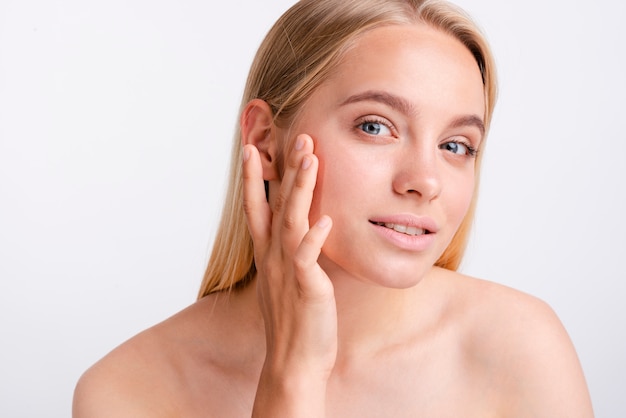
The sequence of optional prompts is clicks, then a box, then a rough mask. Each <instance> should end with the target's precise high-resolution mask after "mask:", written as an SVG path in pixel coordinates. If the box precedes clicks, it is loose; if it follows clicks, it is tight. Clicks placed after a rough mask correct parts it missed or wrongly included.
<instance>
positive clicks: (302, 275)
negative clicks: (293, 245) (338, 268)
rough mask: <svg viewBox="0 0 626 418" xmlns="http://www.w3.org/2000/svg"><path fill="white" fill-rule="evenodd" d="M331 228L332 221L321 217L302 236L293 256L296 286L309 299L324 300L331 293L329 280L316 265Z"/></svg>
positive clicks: (327, 217) (326, 217)
mask: <svg viewBox="0 0 626 418" xmlns="http://www.w3.org/2000/svg"><path fill="white" fill-rule="evenodd" d="M331 228H332V219H331V218H330V217H329V216H327V215H324V216H322V217H321V218H320V219H319V220H318V221H317V222H316V223H315V225H313V227H312V228H311V229H310V230H309V231H308V232H307V233H306V234H305V235H304V237H303V238H302V242H301V243H300V245H299V246H298V250H297V251H296V253H295V254H294V256H293V262H294V271H295V273H296V277H297V278H298V284H299V285H300V288H301V289H302V292H303V295H304V296H305V297H307V298H309V299H314V298H317V297H322V298H325V297H327V296H328V292H332V284H331V282H330V279H329V278H328V276H326V274H324V273H323V271H322V269H321V267H320V266H319V264H317V259H318V258H319V256H320V253H321V251H322V246H323V245H324V243H325V242H326V238H328V234H329V233H330V230H331Z"/></svg>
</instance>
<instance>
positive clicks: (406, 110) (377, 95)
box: [341, 90, 485, 136]
mask: <svg viewBox="0 0 626 418" xmlns="http://www.w3.org/2000/svg"><path fill="white" fill-rule="evenodd" d="M363 101H370V102H378V103H382V104H385V105H387V106H389V107H391V108H392V109H395V110H398V111H400V112H401V113H403V114H405V115H408V116H416V115H417V114H418V111H417V109H416V108H415V106H413V104H412V103H411V102H409V101H408V100H406V99H404V98H402V97H400V96H396V95H395V94H391V93H388V92H386V91H378V90H368V91H366V92H364V93H359V94H355V95H353V96H350V97H348V98H347V99H346V100H344V101H343V102H342V103H341V106H345V105H348V104H351V103H357V102H363ZM449 126H450V128H462V127H465V126H474V127H476V128H477V129H478V130H479V131H480V135H481V136H485V123H484V122H483V120H482V118H480V117H479V116H477V115H466V116H460V117H458V118H456V119H454V120H453V121H452V122H451V123H450V125H449Z"/></svg>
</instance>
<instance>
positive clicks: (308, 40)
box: [198, 0, 496, 298]
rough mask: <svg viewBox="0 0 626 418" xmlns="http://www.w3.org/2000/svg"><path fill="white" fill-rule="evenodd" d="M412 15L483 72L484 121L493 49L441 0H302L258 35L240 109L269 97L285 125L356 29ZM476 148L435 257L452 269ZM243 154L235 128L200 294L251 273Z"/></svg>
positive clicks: (463, 233)
mask: <svg viewBox="0 0 626 418" xmlns="http://www.w3.org/2000/svg"><path fill="white" fill-rule="evenodd" d="M416 23H425V24H428V25H430V26H432V27H434V28H437V29H439V30H442V31H444V32H447V33H449V34H451V35H452V36H454V37H455V38H457V39H458V40H459V41H460V42H461V43H463V44H464V45H465V46H466V47H467V48H468V49H469V50H470V52H471V53H472V54H473V55H474V57H475V59H476V62H477V65H478V67H479V68H480V71H481V74H482V77H483V84H484V92H485V126H486V127H487V128H488V127H489V123H490V120H491V115H492V113H493V107H494V104H495V98H496V77H495V66H494V62H493V57H492V54H491V51H490V49H489V46H488V44H487V42H486V40H485V38H484V36H483V35H482V34H481V32H480V30H479V29H478V27H477V26H476V25H475V24H474V22H473V21H472V20H471V19H470V18H469V17H468V16H467V15H466V14H465V13H464V12H463V11H462V10H460V9H459V8H457V7H456V6H453V5H451V4H450V3H447V2H445V1H441V0H301V1H300V2H298V3H296V4H295V5H294V6H292V7H291V8H290V9H289V10H288V11H287V12H285V14H283V15H282V16H281V17H280V18H279V20H278V21H277V22H276V23H275V24H274V26H273V27H272V28H271V29H270V31H269V32H268V34H267V35H266V37H265V39H264V40H263V42H262V43H261V46H260V47H259V49H258V51H257V54H256V56H255V58H254V61H253V63H252V67H251V69H250V73H249V75H248V80H247V83H246V88H245V90H244V94H243V98H242V102H241V108H240V112H241V111H242V110H243V107H244V106H245V105H246V104H247V103H248V102H249V101H250V100H252V99H256V98H259V99H262V100H264V101H266V102H267V103H268V104H269V105H270V107H271V109H272V111H273V113H274V121H275V123H276V124H277V125H278V126H288V124H289V123H291V122H292V121H293V119H294V117H295V116H296V114H297V112H298V111H299V110H300V109H301V106H302V104H303V103H304V102H305V101H306V99H307V98H308V97H309V96H310V95H311V93H312V92H313V91H314V90H315V89H316V88H317V87H318V86H319V85H320V84H322V83H323V82H324V81H325V80H326V79H327V78H328V76H329V75H330V74H331V73H332V71H333V70H334V69H336V67H337V65H338V64H339V62H340V60H341V58H342V56H343V55H344V54H345V52H346V50H347V49H348V48H349V47H350V45H352V44H353V43H354V41H355V40H356V39H357V38H358V37H359V35H361V34H363V33H364V32H366V31H369V30H372V29H375V28H378V27H381V26H388V25H407V24H416ZM483 144H484V141H483ZM483 146H484V145H481V147H483ZM481 155H482V153H479V154H478V159H477V161H476V182H475V184H476V186H475V190H474V196H473V199H472V203H471V205H470V208H469V210H468V212H467V214H466V215H465V218H464V220H463V222H462V223H461V225H460V227H459V229H458V230H457V232H456V234H455V236H454V237H453V239H452V241H451V242H450V244H449V245H448V247H447V248H446V250H445V251H444V252H443V254H442V255H441V256H440V257H439V259H438V260H437V262H436V265H438V266H440V267H443V268H447V269H451V270H456V269H457V268H458V267H459V265H460V263H461V260H462V258H463V253H464V251H465V247H466V245H467V240H468V236H469V231H470V229H471V224H472V220H473V217H474V211H475V207H476V197H477V191H478V183H479V182H478V177H479V173H480V156H481ZM241 160H242V144H241V132H240V129H239V128H237V129H236V132H235V136H234V141H233V148H232V160H231V169H230V178H229V185H228V191H227V197H226V201H225V203H224V207H223V211H222V218H221V222H220V225H219V229H218V231H217V236H216V238H215V242H214V244H213V250H212V253H211V257H210V259H209V263H208V266H207V269H206V272H205V274H204V279H203V280H202V285H201V287H200V291H199V294H198V297H199V298H202V297H203V296H206V295H208V294H209V293H212V292H217V291H221V290H225V289H231V288H232V287H234V286H235V285H241V284H245V283H247V282H248V281H249V280H250V279H252V278H253V277H254V275H255V273H256V268H255V264H254V252H253V244H252V238H251V236H250V234H249V232H248V228H247V225H246V220H245V216H244V211H243V186H242V169H241Z"/></svg>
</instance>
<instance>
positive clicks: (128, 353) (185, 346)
mask: <svg viewBox="0 0 626 418" xmlns="http://www.w3.org/2000/svg"><path fill="white" fill-rule="evenodd" d="M229 309H230V308H229V305H228V302H225V300H224V298H218V297H211V296H209V297H206V298H204V299H203V300H201V301H199V302H196V303H194V304H193V305H191V306H190V307H188V308H186V309H184V310H183V311H181V312H179V313H177V314H176V315H174V316H172V317H171V318H169V319H167V320H165V321H163V322H162V323H159V324H157V325H155V326H154V327H151V328H149V329H147V330H145V331H143V332H141V333H140V334H138V335H136V336H134V337H133V338H131V339H130V340H128V341H126V342H124V343H123V344H121V345H120V346H118V347H117V348H115V349H114V350H113V351H111V352H110V353H109V354H107V355H106V356H105V357H104V358H102V359H101V360H100V361H98V362H97V363H96V364H94V365H93V366H92V367H91V368H89V369H88V370H87V371H86V372H85V373H84V374H83V375H82V376H81V378H80V379H79V381H78V383H77V385H76V389H75V392H74V402H73V416H74V417H75V418H90V417H112V416H114V417H171V416H219V415H215V414H214V413H213V412H214V411H212V410H211V408H212V405H213V404H218V402H217V401H216V399H214V397H220V396H222V395H223V392H224V389H223V388H222V387H221V386H223V385H225V384H228V382H233V380H232V376H231V375H228V374H227V372H225V370H232V369H229V368H228V367H224V365H225V364H230V363H231V362H232V358H233V357H234V356H236V357H237V358H238V359H243V360H246V359H249V358H250V357H246V356H250V353H248V352H246V351H245V347H250V346H251V344H248V342H249V340H247V341H243V339H249V338H253V337H251V336H252V335H254V332H250V329H251V328H252V327H254V326H255V324H254V322H249V323H247V324H245V325H243V326H242V328H243V329H242V332H241V333H237V332H230V333H229V332H225V328H233V327H236V326H238V324H236V323H233V322H232V320H230V319H229V318H233V317H232V316H231V315H230V312H228V310H229ZM245 319H246V318H239V319H237V320H241V321H243V320H245ZM246 327H249V328H250V329H246ZM246 331H247V332H246ZM261 332H262V330H261ZM261 355H263V353H261ZM251 363H253V360H251V359H250V361H249V362H248V363H247V364H251ZM259 368H260V367H259ZM233 373H240V374H239V375H238V376H247V375H246V372H245V371H244V372H241V371H240V370H234V371H233ZM250 375H251V376H253V378H252V380H254V378H256V376H255V375H254V371H253V370H252V371H251V372H250ZM242 380H245V378H243V379H242ZM238 383H241V385H244V384H245V383H243V382H238ZM220 385H221V386H220Z"/></svg>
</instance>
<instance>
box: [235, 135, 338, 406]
mask: <svg viewBox="0 0 626 418" xmlns="http://www.w3.org/2000/svg"><path fill="white" fill-rule="evenodd" d="M317 168H318V160H317V157H316V156H315V155H314V154H313V141H312V140H311V138H310V137H309V136H307V135H300V136H298V138H297V139H296V143H295V146H294V148H293V149H292V150H291V152H290V154H289V156H288V159H287V161H286V165H285V172H284V175H283V178H282V181H281V185H280V191H279V195H278V196H277V197H276V198H275V199H274V200H273V202H274V208H273V209H274V210H273V211H272V210H271V209H270V206H269V204H268V203H267V200H266V196H265V188H264V185H263V178H262V169H261V161H260V157H259V154H258V151H257V149H256V148H255V147H254V146H252V145H246V146H245V147H244V168H243V188H244V209H245V212H246V219H247V222H248V227H249V230H250V234H251V235H252V240H253V242H254V260H255V263H256V266H257V280H256V281H257V292H258V298H259V303H260V306H261V311H262V313H263V318H264V321H265V334H266V345H267V352H266V360H265V364H264V367H263V371H262V375H261V381H260V383H259V388H258V390H257V400H256V401H255V411H257V412H258V411H260V410H263V411H264V412H266V413H268V414H273V415H272V416H278V415H277V414H279V415H280V414H282V413H284V414H285V416H287V415H288V416H294V417H295V416H298V415H299V412H298V411H300V412H303V413H304V414H308V415H307V416H312V415H313V416H314V415H315V414H314V413H313V414H312V412H313V411H314V410H319V412H320V414H321V415H320V416H322V415H323V411H324V397H325V390H326V382H327V379H328V377H329V375H330V372H331V370H332V368H333V366H334V363H335V359H336V354H337V313H336V304H335V298H334V292H333V286H332V283H331V281H330V279H329V278H328V276H327V275H326V273H325V272H324V271H323V270H322V268H321V267H320V266H319V264H318V263H317V259H318V257H319V254H320V251H321V248H322V245H323V244H324V241H325V240H326V237H327V236H328V233H329V232H330V229H331V226H332V225H331V223H332V222H331V219H330V218H329V217H328V216H322V217H321V218H320V219H319V220H318V221H317V223H316V224H315V225H313V227H310V226H309V210H310V207H311V201H312V198H313V190H314V188H315V181H316V177H317ZM278 394H279V395H278ZM277 408H278V409H277ZM294 408H295V409H294ZM259 413H260V412H259Z"/></svg>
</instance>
